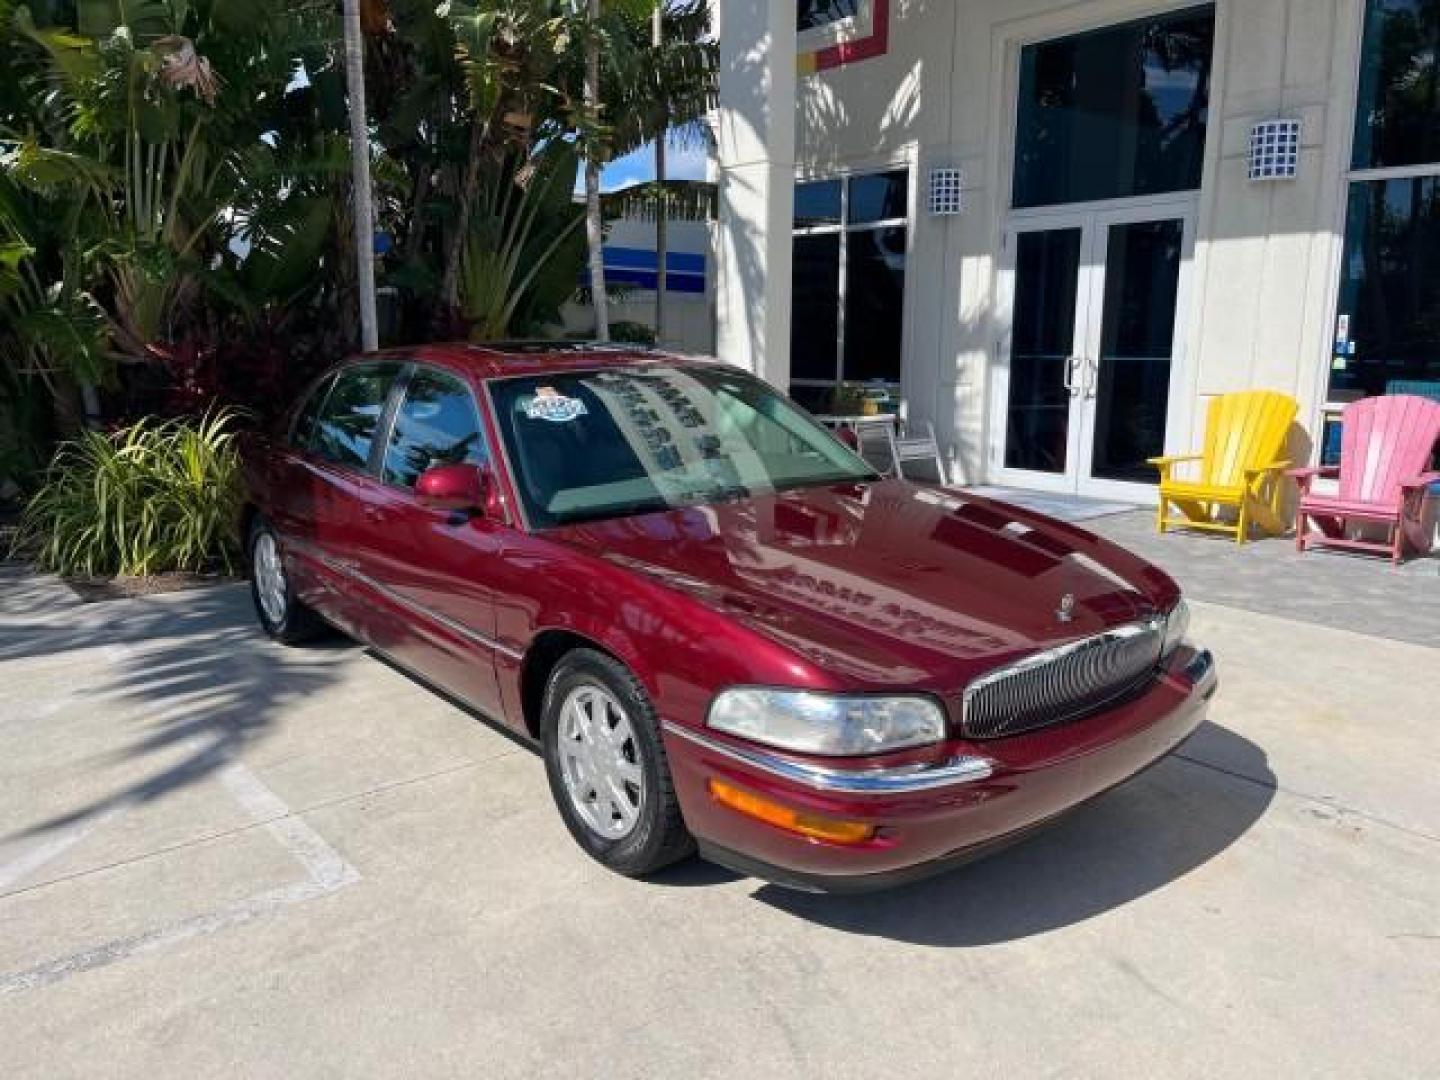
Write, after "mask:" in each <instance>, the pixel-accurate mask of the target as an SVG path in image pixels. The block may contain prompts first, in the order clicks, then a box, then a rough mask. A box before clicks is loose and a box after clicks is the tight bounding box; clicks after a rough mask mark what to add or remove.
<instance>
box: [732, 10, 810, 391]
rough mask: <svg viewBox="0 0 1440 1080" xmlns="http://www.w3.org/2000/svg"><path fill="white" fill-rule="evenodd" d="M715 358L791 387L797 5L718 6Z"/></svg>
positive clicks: (783, 386) (782, 385) (781, 385)
mask: <svg viewBox="0 0 1440 1080" xmlns="http://www.w3.org/2000/svg"><path fill="white" fill-rule="evenodd" d="M717 15H718V21H719V26H720V95H719V97H720V102H719V105H720V107H719V110H718V114H717V121H716V133H715V134H716V143H717V155H716V156H717V160H716V166H717V172H718V175H717V177H716V179H717V181H718V182H719V187H720V206H719V221H718V223H717V229H716V249H717V250H716V278H717V282H716V319H717V332H716V352H717V353H718V355H719V356H720V358H721V359H722V360H726V361H729V362H730V363H733V364H738V365H740V366H742V367H745V368H748V369H749V370H751V371H754V372H756V373H757V374H759V375H762V376H763V377H765V378H766V379H769V380H770V381H771V382H773V383H775V384H776V385H778V386H779V387H781V388H782V389H784V388H785V387H786V386H788V384H789V382H790V262H791V256H790V230H791V218H792V213H793V209H794V204H795V192H794V184H795V48H796V43H795V5H794V3H793V2H791V0H719V3H718V4H717Z"/></svg>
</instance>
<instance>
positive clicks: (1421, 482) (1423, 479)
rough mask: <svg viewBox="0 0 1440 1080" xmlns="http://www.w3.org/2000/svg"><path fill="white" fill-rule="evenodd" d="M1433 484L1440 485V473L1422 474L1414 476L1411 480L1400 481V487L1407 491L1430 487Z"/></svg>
mask: <svg viewBox="0 0 1440 1080" xmlns="http://www.w3.org/2000/svg"><path fill="white" fill-rule="evenodd" d="M1431 484H1440V472H1428V473H1421V474H1420V475H1419V476H1412V477H1411V478H1410V479H1409V480H1401V481H1400V487H1401V489H1403V490H1405V491H1414V490H1416V489H1417V488H1425V487H1429V486H1430V485H1431Z"/></svg>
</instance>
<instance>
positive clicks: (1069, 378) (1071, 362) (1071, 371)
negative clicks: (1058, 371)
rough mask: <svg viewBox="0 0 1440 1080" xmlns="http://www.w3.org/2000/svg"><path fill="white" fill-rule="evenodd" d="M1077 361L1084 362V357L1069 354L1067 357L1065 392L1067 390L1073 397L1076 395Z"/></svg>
mask: <svg viewBox="0 0 1440 1080" xmlns="http://www.w3.org/2000/svg"><path fill="white" fill-rule="evenodd" d="M1076 363H1084V359H1083V358H1082V357H1079V356H1067V357H1066V358H1065V378H1064V383H1065V392H1066V393H1067V394H1069V395H1070V396H1071V397H1074V396H1075V365H1076Z"/></svg>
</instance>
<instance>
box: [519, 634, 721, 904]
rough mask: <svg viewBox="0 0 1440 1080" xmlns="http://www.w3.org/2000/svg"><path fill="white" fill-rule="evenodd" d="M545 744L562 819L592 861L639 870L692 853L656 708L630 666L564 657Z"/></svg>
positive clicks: (551, 687)
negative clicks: (661, 736)
mask: <svg viewBox="0 0 1440 1080" xmlns="http://www.w3.org/2000/svg"><path fill="white" fill-rule="evenodd" d="M540 741H541V750H542V753H543V755H544V758H545V773H546V776H547V777H548V779H549V781H550V793H551V795H552V796H553V797H554V799H555V805H556V806H557V807H558V808H559V810H560V816H561V817H562V818H563V819H564V820H565V825H566V827H567V828H569V830H570V834H571V835H572V836H573V837H575V840H576V842H577V843H578V844H579V845H580V846H581V847H582V848H584V849H585V851H586V852H587V853H588V854H589V855H590V856H591V857H592V858H594V859H595V860H596V861H598V862H600V863H602V864H604V865H605V866H607V867H609V868H610V869H611V870H614V871H616V872H617V873H620V874H624V875H626V876H628V877H641V876H643V875H646V874H651V873H654V872H655V871H656V870H659V869H661V868H662V867H665V866H669V865H670V864H671V863H674V862H678V861H679V860H681V859H683V858H686V857H687V856H689V855H691V854H693V853H694V851H695V841H694V839H693V838H692V837H691V836H690V831H689V830H688V829H687V828H686V827H685V821H684V819H683V818H682V817H681V814H680V803H679V800H678V799H676V797H675V786H674V782H673V781H672V779H671V777H670V766H669V763H668V762H667V761H666V758H665V747H664V744H663V743H662V742H661V738H660V724H659V719H658V717H657V716H656V713H655V707H654V706H653V705H652V704H651V702H650V698H649V695H647V694H646V693H645V688H644V687H643V686H642V685H641V684H640V681H639V680H638V679H636V678H635V676H634V675H633V674H632V673H631V672H630V670H629V669H628V668H627V667H625V665H624V664H621V663H620V662H619V661H618V660H616V659H615V658H614V657H611V656H608V655H606V654H605V653H602V652H598V651H596V650H593V649H577V650H575V651H574V652H571V653H568V654H566V656H565V657H564V658H562V659H561V661H560V663H559V664H557V665H556V667H555V670H554V672H552V673H551V676H550V681H549V682H548V683H547V685H546V687H545V700H544V704H543V706H542V712H541V717H540Z"/></svg>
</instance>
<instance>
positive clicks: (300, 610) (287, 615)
mask: <svg viewBox="0 0 1440 1080" xmlns="http://www.w3.org/2000/svg"><path fill="white" fill-rule="evenodd" d="M245 551H246V554H247V555H248V556H249V566H250V599H251V600H253V601H254V602H255V615H256V617H257V618H258V619H259V620H260V626H261V628H262V629H263V630H264V631H265V633H267V634H269V635H270V636H271V637H272V638H274V639H275V640H276V641H278V642H280V643H281V644H284V645H298V644H299V643H300V642H302V641H309V640H310V639H311V638H313V637H315V636H316V635H318V634H320V633H321V632H322V631H323V630H324V629H325V624H324V623H323V622H322V621H321V619H320V617H319V616H318V615H316V614H315V612H313V611H312V610H310V608H308V607H306V606H305V605H304V604H302V603H301V602H300V601H299V600H297V599H296V598H295V591H294V589H293V588H292V587H291V584H290V577H289V575H288V574H286V573H285V559H284V555H283V553H282V550H281V547H280V537H279V536H277V535H276V533H275V530H274V529H273V528H272V527H271V526H270V523H269V522H268V521H266V520H265V519H264V518H263V517H257V518H256V519H255V522H254V524H252V525H251V526H250V537H249V542H248V543H247V544H246V546H245Z"/></svg>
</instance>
